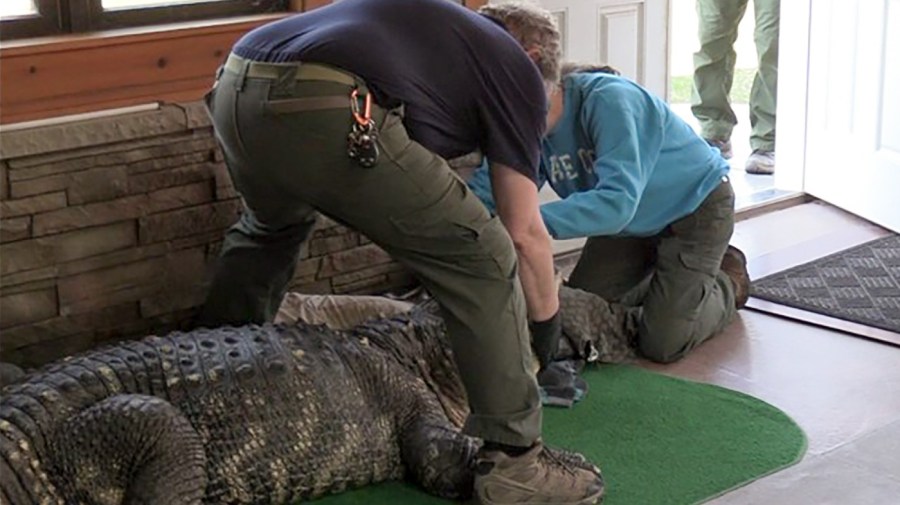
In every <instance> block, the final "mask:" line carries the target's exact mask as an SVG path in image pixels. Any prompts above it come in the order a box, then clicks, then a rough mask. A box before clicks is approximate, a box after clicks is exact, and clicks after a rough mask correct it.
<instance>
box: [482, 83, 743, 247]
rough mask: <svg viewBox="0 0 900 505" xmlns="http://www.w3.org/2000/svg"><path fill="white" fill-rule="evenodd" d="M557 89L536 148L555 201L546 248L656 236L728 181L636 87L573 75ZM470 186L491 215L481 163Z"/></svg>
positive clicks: (724, 167)
mask: <svg viewBox="0 0 900 505" xmlns="http://www.w3.org/2000/svg"><path fill="white" fill-rule="evenodd" d="M563 86H564V89H565V91H564V93H565V94H564V101H563V103H564V112H563V115H562V117H561V118H560V120H559V122H558V123H557V124H556V126H555V127H554V128H553V130H552V131H550V132H549V133H548V135H547V136H546V137H545V138H544V140H543V145H542V152H541V167H540V177H541V180H540V185H541V186H543V183H544V182H549V183H550V186H551V187H552V188H553V190H554V191H555V192H556V193H557V194H558V195H559V196H560V198H561V200H557V201H554V202H548V203H545V204H543V205H541V215H542V216H543V218H544V223H545V225H546V226H547V229H548V231H549V232H550V235H551V236H552V237H553V238H556V239H560V240H562V239H570V238H577V237H590V236H599V235H627V236H638V237H643V236H651V235H655V234H657V233H659V232H660V231H662V230H663V228H665V227H666V226H668V225H669V224H671V223H672V222H674V221H677V220H678V219H680V218H682V217H684V216H687V215H688V214H690V213H692V212H694V211H695V210H696V209H697V207H699V206H700V204H701V203H702V202H703V200H704V199H705V198H706V197H707V195H709V194H710V192H712V190H713V189H715V188H716V187H717V186H718V185H719V184H720V183H721V181H722V178H723V176H725V174H727V173H728V170H729V165H728V162H726V161H725V160H724V159H723V158H722V156H721V154H720V152H719V150H718V149H717V148H715V147H710V146H709V145H708V144H707V143H706V142H705V141H704V140H703V139H702V138H700V137H699V136H698V135H697V134H696V133H695V132H694V130H693V129H692V128H691V127H690V126H689V125H688V124H687V123H685V122H684V120H682V119H681V118H680V117H678V116H677V115H676V114H675V113H674V112H672V111H671V109H669V106H668V105H667V104H666V103H665V102H664V101H663V100H661V99H660V98H658V97H656V96H654V95H653V94H651V93H649V92H648V91H647V90H645V89H643V88H642V87H641V86H639V85H638V84H636V83H634V82H632V81H630V80H628V79H626V78H623V77H618V76H615V75H611V74H606V73H578V74H572V75H570V76H568V77H567V78H566V79H565V80H564V82H563ZM469 186H470V187H471V188H472V189H473V190H474V191H475V193H476V194H477V195H478V196H479V198H481V200H482V201H483V202H484V203H485V205H487V206H488V208H490V209H491V210H492V211H493V210H494V204H493V198H492V195H491V188H490V178H489V176H488V170H487V163H486V162H485V164H483V165H482V166H481V167H480V168H479V169H478V170H477V171H476V172H475V174H474V176H473V177H472V179H471V180H470V181H469Z"/></svg>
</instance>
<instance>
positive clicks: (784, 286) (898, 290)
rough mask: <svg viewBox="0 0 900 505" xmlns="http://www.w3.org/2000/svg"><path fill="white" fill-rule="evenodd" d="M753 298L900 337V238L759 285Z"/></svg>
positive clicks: (860, 247) (870, 244) (843, 253)
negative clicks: (869, 327)
mask: <svg viewBox="0 0 900 505" xmlns="http://www.w3.org/2000/svg"><path fill="white" fill-rule="evenodd" d="M751 295H752V296H754V297H756V298H759V299H761V300H768V301H770V302H773V303H778V304H781V305H787V306H790V307H795V308H798V309H803V310H807V311H810V312H816V313H819V314H824V315H826V316H829V317H834V318H838V319H844V320H847V321H853V322H855V323H859V324H863V325H866V326H872V327H874V328H881V329H883V330H888V331H894V332H898V333H900V235H890V236H888V237H883V238H880V239H877V240H873V241H871V242H866V243H865V244H861V245H858V246H856V247H853V248H851V249H846V250H844V251H840V252H838V253H835V254H832V255H830V256H826V257H824V258H820V259H817V260H815V261H811V262H809V263H805V264H803V265H800V266H797V267H794V268H791V269H789V270H785V271H783V272H779V273H776V274H772V275H769V276H766V277H763V278H761V279H758V280H755V281H753V284H752V286H751Z"/></svg>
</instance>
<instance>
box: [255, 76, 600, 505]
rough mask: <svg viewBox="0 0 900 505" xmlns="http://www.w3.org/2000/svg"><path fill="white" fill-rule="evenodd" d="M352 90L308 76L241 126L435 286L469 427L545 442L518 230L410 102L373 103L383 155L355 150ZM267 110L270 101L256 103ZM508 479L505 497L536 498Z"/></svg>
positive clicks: (596, 491) (553, 473) (273, 167)
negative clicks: (438, 147)
mask: <svg viewBox="0 0 900 505" xmlns="http://www.w3.org/2000/svg"><path fill="white" fill-rule="evenodd" d="M246 87H247V91H248V92H249V91H252V88H253V87H262V88H263V89H268V84H265V85H264V84H261V83H258V82H253V80H248V82H247V84H246ZM350 90H351V88H350V87H349V86H344V85H340V84H336V83H328V82H312V81H300V82H297V83H296V84H295V85H294V86H293V87H291V88H289V89H287V88H286V91H285V92H284V93H283V94H282V95H283V96H278V97H274V96H272V95H271V94H270V95H269V97H270V98H269V99H268V100H267V101H264V103H262V104H260V103H258V102H257V103H255V104H252V102H250V103H251V105H246V104H245V105H244V107H242V104H241V103H239V104H238V108H239V117H242V118H243V117H248V118H252V119H251V120H250V121H248V123H247V124H246V125H243V124H242V125H239V128H238V130H239V134H240V137H241V141H242V144H243V146H244V149H246V151H247V152H252V153H254V156H255V157H254V160H255V161H256V162H257V163H258V165H259V166H264V167H266V168H265V170H266V171H268V172H270V173H272V174H273V178H274V179H276V183H277V184H278V185H279V186H280V187H281V188H282V189H283V190H284V191H285V192H287V193H290V194H292V195H294V196H295V197H296V198H297V200H298V201H303V202H308V203H309V204H310V205H311V206H312V207H314V208H316V209H318V210H320V211H321V212H322V213H324V214H326V215H329V216H331V217H333V218H334V219H336V220H338V221H340V222H343V223H346V224H347V225H349V226H351V227H353V228H355V229H357V230H358V231H360V232H361V233H362V234H364V235H366V236H367V237H368V238H370V239H371V240H372V241H373V242H374V243H375V244H377V245H379V246H381V247H382V248H384V249H385V250H386V251H387V252H389V253H390V254H391V256H392V257H393V258H394V259H396V260H397V261H399V262H400V263H401V264H403V265H405V266H406V267H408V268H410V269H411V270H412V271H413V272H414V273H415V274H416V275H417V276H418V277H419V278H420V280H421V281H422V282H423V284H424V285H425V286H426V288H427V289H428V290H429V291H430V292H431V293H432V295H434V297H435V299H436V300H437V301H438V302H439V303H440V304H441V306H442V309H443V313H444V315H445V317H446V320H447V327H448V333H449V336H450V340H451V345H452V347H453V352H454V354H455V356H456V359H457V364H458V367H459V369H460V375H461V378H462V379H463V383H464V385H465V386H466V389H467V394H468V398H469V402H470V407H471V411H472V413H471V416H470V418H469V419H468V421H467V423H466V426H465V431H466V432H467V433H469V434H471V435H474V436H478V437H481V438H484V439H485V440H486V441H490V442H495V443H500V444H505V445H509V446H518V447H522V448H523V450H524V448H526V447H531V446H533V447H535V448H538V449H540V447H541V446H540V444H537V445H533V444H535V442H537V441H539V437H540V432H541V407H540V400H539V396H538V392H537V383H536V381H535V377H534V375H533V373H532V372H531V370H530V363H531V352H530V336H529V334H528V329H527V315H526V309H525V303H524V296H523V294H522V291H521V285H520V283H519V281H518V276H517V270H516V268H517V262H516V257H515V251H514V249H513V247H512V243H511V241H510V239H509V236H508V235H507V234H506V232H505V230H504V229H503V227H502V224H501V223H500V221H499V219H497V218H491V217H490V215H489V214H488V212H487V210H486V209H485V208H484V206H483V205H482V204H481V203H480V202H479V201H478V199H477V198H476V197H475V196H474V195H473V194H471V193H470V192H469V191H468V188H467V187H466V186H465V184H464V183H463V182H462V181H461V180H460V179H459V178H458V177H457V176H456V175H455V174H454V173H453V172H452V171H451V170H450V169H449V167H448V166H447V164H446V162H445V161H444V160H443V159H441V158H440V157H438V156H436V155H434V154H432V153H430V152H429V151H427V150H426V149H425V148H423V147H422V146H420V145H419V144H417V143H415V142H411V141H410V139H409V138H408V137H407V135H406V132H405V129H404V128H403V125H402V118H401V116H400V113H399V111H391V112H385V111H384V110H383V109H381V108H379V107H377V106H375V107H373V116H374V119H375V120H376V122H377V125H378V145H379V147H380V148H381V155H380V157H379V161H378V163H376V164H375V165H374V166H373V167H371V168H365V167H363V166H361V165H360V164H359V163H357V162H356V161H354V160H351V159H349V158H348V156H347V135H348V134H349V132H350V127H351V122H352V120H353V119H352V116H351V114H350V108H349V103H350V102H349V93H350ZM361 91H362V94H365V91H364V89H362V90H361ZM342 95H343V96H347V97H348V98H347V101H346V103H347V106H346V108H336V109H327V110H313V111H310V110H300V109H302V108H303V107H302V106H301V105H299V104H303V103H306V102H305V100H306V99H308V98H310V97H313V96H317V97H323V96H324V97H338V96H342ZM329 99H331V98H329ZM293 104H298V105H297V106H296V107H295V106H294V105H293ZM259 110H264V111H266V112H264V113H259V112H254V111H259ZM540 452H541V451H540V450H538V451H537V453H536V454H540ZM529 454H532V453H529ZM513 459H514V460H516V461H518V463H516V464H515V465H513V467H512V468H510V467H508V466H507V465H506V464H505V463H503V462H499V461H498V462H495V463H496V466H497V467H498V468H501V469H504V471H506V472H507V473H506V474H505V475H506V476H505V477H504V478H506V480H507V481H510V482H513V483H517V484H518V485H519V486H520V489H522V488H531V489H532V490H533V492H534V493H535V494H536V496H537V497H538V499H543V498H547V495H543V494H542V493H553V494H555V495H556V496H557V498H554V499H551V500H548V502H550V503H552V502H554V501H558V502H560V503H583V502H585V500H586V499H594V500H595V499H596V498H597V497H598V496H599V495H600V494H601V493H602V484H601V483H600V481H599V478H598V477H597V476H596V475H594V474H593V473H591V472H587V471H585V470H578V469H576V470H574V471H573V470H572V469H568V470H569V471H563V470H562V469H559V468H556V469H554V468H553V467H552V465H550V466H548V465H547V464H545V463H542V461H543V459H542V458H541V457H538V458H537V459H534V458H532V459H530V460H529V459H528V458H525V457H524V456H523V459H521V460H519V459H518V458H513ZM504 461H505V460H504ZM523 465H524V466H523ZM523 468H524V469H525V473H521V470H522V469H523ZM510 472H511V473H510ZM492 473H494V472H492ZM526 474H527V475H526ZM500 476H501V477H503V475H500ZM495 487H496V486H495ZM498 489H500V491H496V492H500V493H501V496H500V498H501V499H506V498H509V499H510V500H511V503H517V502H521V503H528V502H529V499H528V497H525V496H510V494H509V492H508V490H506V491H504V489H503V486H499V488H498ZM504 492H505V493H506V494H504ZM541 496H543V498H541ZM486 502H490V499H488V500H486ZM588 502H589V501H588Z"/></svg>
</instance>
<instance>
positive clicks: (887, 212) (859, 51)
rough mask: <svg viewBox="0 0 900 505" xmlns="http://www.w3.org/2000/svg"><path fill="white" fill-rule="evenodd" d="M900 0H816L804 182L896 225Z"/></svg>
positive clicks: (899, 208)
mask: <svg viewBox="0 0 900 505" xmlns="http://www.w3.org/2000/svg"><path fill="white" fill-rule="evenodd" d="M898 31H900V0H886V1H878V2H876V1H871V0H816V1H813V2H812V4H811V12H810V49H809V85H808V108H807V128H808V130H807V141H806V170H805V176H804V189H805V190H806V191H807V192H808V193H810V194H812V195H814V196H817V197H819V198H821V199H823V200H826V201H828V202H830V203H833V204H835V205H837V206H839V207H842V208H845V209H846V210H848V211H850V212H853V213H855V214H857V215H860V216H862V217H864V218H866V219H869V220H871V221H874V222H876V223H878V224H881V225H883V226H886V227H888V228H891V229H893V230H897V231H900V201H898V195H900V70H898V65H897V63H896V62H898V61H900V35H898Z"/></svg>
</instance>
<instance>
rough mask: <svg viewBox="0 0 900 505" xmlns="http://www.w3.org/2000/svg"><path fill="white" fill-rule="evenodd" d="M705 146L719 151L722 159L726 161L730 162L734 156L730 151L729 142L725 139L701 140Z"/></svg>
mask: <svg viewBox="0 0 900 505" xmlns="http://www.w3.org/2000/svg"><path fill="white" fill-rule="evenodd" d="M703 140H705V141H706V143H707V144H709V145H711V146H713V147H716V148H718V149H719V152H720V153H722V157H723V158H725V159H726V160H730V159H731V157H732V156H733V155H734V151H732V149H731V141H730V140H726V139H703Z"/></svg>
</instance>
